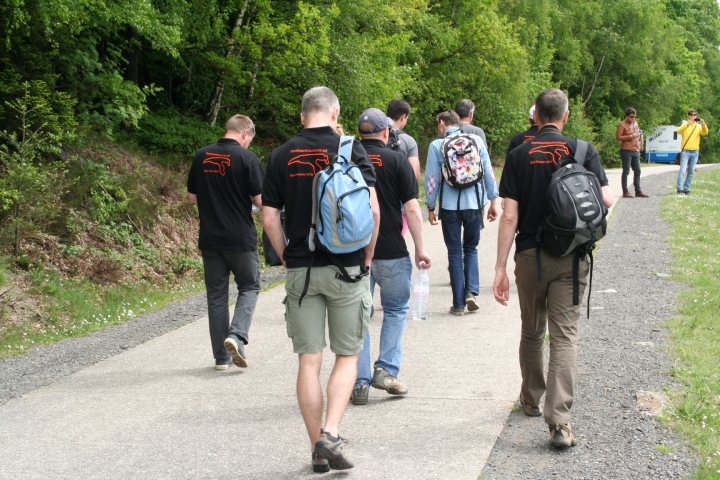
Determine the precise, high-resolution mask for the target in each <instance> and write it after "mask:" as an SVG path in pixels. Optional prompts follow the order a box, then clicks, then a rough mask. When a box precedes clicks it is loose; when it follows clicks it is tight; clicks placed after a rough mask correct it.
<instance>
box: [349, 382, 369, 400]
mask: <svg viewBox="0 0 720 480" xmlns="http://www.w3.org/2000/svg"><path fill="white" fill-rule="evenodd" d="M369 396H370V387H368V386H367V385H365V384H364V383H361V384H360V385H358V386H356V387H355V388H353V391H352V395H350V403H352V404H353V405H367V402H368V397H369Z"/></svg>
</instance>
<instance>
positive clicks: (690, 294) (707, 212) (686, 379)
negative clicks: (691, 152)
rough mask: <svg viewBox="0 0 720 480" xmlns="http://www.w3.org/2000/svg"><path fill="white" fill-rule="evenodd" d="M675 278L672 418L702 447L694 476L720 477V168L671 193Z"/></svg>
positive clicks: (667, 212) (668, 210) (667, 210)
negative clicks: (676, 385)
mask: <svg viewBox="0 0 720 480" xmlns="http://www.w3.org/2000/svg"><path fill="white" fill-rule="evenodd" d="M662 212H663V216H664V217H665V218H666V219H667V220H668V221H669V222H670V224H671V225H672V232H671V234H670V240H669V243H670V249H671V251H672V254H673V261H672V262H673V264H672V265H673V279H674V280H677V281H679V282H682V283H684V284H686V285H687V287H688V288H687V289H685V290H683V292H682V293H680V295H679V299H678V300H679V307H678V315H677V316H676V317H674V318H673V319H672V320H671V321H670V322H669V328H670V331H671V333H672V337H671V348H672V351H673V353H674V355H675V359H676V361H675V366H674V368H673V375H674V376H675V377H676V378H677V380H678V381H679V382H680V383H681V384H682V385H683V389H682V390H681V391H680V392H678V393H677V394H675V395H674V396H673V407H674V408H673V410H672V412H671V413H670V414H669V416H668V418H669V421H670V423H671V425H672V427H673V428H674V429H676V430H678V431H680V432H682V433H683V434H685V435H686V436H687V437H688V438H689V440H690V441H691V442H692V444H693V445H694V447H695V448H696V449H697V451H698V453H699V454H700V457H701V462H702V463H701V465H700V467H699V469H698V471H697V472H695V474H694V478H697V479H706V478H720V169H714V170H706V171H701V172H697V173H696V176H695V178H694V180H693V185H692V194H691V195H689V196H685V195H671V196H668V197H667V198H666V199H665V200H664V202H663V210H662Z"/></svg>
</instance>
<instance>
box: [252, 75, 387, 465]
mask: <svg viewBox="0 0 720 480" xmlns="http://www.w3.org/2000/svg"><path fill="white" fill-rule="evenodd" d="M339 114H340V103H339V101H338V98H337V96H336V95H335V93H333V91H332V90H330V89H329V88H327V87H314V88H311V89H310V90H308V91H307V92H305V94H304V95H303V100H302V113H301V114H300V120H301V123H302V125H303V127H304V128H303V129H302V130H301V131H300V133H298V134H297V135H296V136H295V137H293V138H291V139H290V140H288V141H287V142H286V143H285V144H283V145H281V146H280V147H278V148H276V149H275V150H273V151H272V153H271V154H270V158H269V160H268V166H267V172H266V176H265V182H264V185H263V197H262V198H263V225H264V228H265V231H266V232H267V234H268V237H269V238H270V242H271V243H272V246H273V248H274V250H275V251H276V252H277V254H278V256H279V257H280V258H281V259H282V260H283V263H284V264H285V266H286V267H287V281H286V283H285V290H286V293H287V296H286V298H285V320H286V324H287V334H288V336H289V337H290V338H291V339H292V342H293V350H294V352H295V353H297V354H298V362H299V368H298V379H297V397H298V404H299V406H300V411H301V413H302V416H303V419H304V421H305V427H306V429H307V432H308V436H309V437H310V445H311V449H312V463H313V471H315V472H318V473H321V472H325V471H328V470H329V469H330V468H332V469H336V470H344V469H348V468H352V467H353V466H354V465H353V464H352V462H350V461H349V460H348V459H347V457H346V456H345V455H344V454H343V444H344V443H345V440H344V439H343V438H342V437H341V436H340V420H341V419H342V416H343V414H344V412H345V408H346V407H347V403H348V400H349V399H350V395H351V393H352V389H353V386H354V383H355V375H356V373H357V372H356V370H357V358H358V353H359V352H360V350H362V346H363V338H364V336H365V332H366V331H367V328H368V322H369V318H370V306H371V303H372V298H371V296H370V285H369V276H368V271H369V268H370V263H371V262H372V258H373V254H374V249H375V242H376V240H377V233H378V227H379V223H380V210H379V207H378V202H377V195H376V193H375V174H374V172H373V168H372V164H371V163H370V160H369V159H368V156H367V153H366V151H365V149H364V148H363V147H362V145H361V144H360V142H357V141H355V140H354V139H353V137H341V136H339V135H338V134H337V133H336V125H337V121H338V116H339ZM283 208H285V236H283V230H282V227H281V224H280V212H281V210H282V209H283ZM285 237H287V244H286V241H285ZM326 315H327V327H328V331H329V338H330V349H331V350H332V351H333V353H335V363H334V365H333V369H332V373H331V374H330V379H329V380H328V385H327V409H326V412H325V421H324V423H323V405H324V399H323V390H322V386H321V384H320V367H321V366H322V351H323V349H324V348H325V346H326V344H325V327H326V322H325V318H326Z"/></svg>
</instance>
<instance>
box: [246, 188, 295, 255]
mask: <svg viewBox="0 0 720 480" xmlns="http://www.w3.org/2000/svg"><path fill="white" fill-rule="evenodd" d="M259 196H260V195H258V197H259ZM253 201H254V199H253ZM262 211H263V228H264V229H265V233H266V234H267V236H268V239H269V240H270V244H271V245H272V247H273V250H275V253H277V256H278V257H279V258H280V260H282V263H283V265H285V234H284V233H283V229H282V223H281V222H280V210H278V209H277V208H273V207H268V206H267V205H265V206H263V207H262ZM286 266H287V265H286Z"/></svg>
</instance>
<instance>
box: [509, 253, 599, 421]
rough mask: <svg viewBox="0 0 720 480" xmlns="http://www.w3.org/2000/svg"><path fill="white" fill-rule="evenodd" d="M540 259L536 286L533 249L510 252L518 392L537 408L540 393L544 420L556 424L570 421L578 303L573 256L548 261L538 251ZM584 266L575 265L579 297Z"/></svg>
mask: <svg viewBox="0 0 720 480" xmlns="http://www.w3.org/2000/svg"><path fill="white" fill-rule="evenodd" d="M540 261H541V269H540V274H541V275H540V284H539V285H538V281H537V260H536V253H535V249H534V248H533V249H529V250H523V251H522V252H519V253H516V254H515V283H516V285H517V290H518V299H519V300H520V316H521V318H522V330H521V336H520V371H521V373H522V387H521V390H520V394H521V395H522V398H523V400H524V401H525V402H526V403H528V404H530V405H533V406H539V405H540V399H541V398H542V396H543V393H544V394H545V407H544V410H543V415H544V416H545V422H547V423H548V424H550V425H558V424H559V425H562V424H566V423H570V408H572V405H573V397H574V391H575V379H576V375H577V371H576V366H575V365H576V361H577V326H578V318H579V317H580V305H573V304H572V291H573V282H572V261H573V255H568V256H566V257H553V256H552V255H550V254H548V253H547V252H546V251H544V250H541V251H540ZM589 268H590V267H589V262H588V260H587V258H585V259H584V260H581V261H580V272H579V278H580V298H582V296H583V293H584V292H585V285H586V284H587V274H588V272H589ZM581 303H582V302H581ZM546 326H547V329H548V332H549V333H550V362H549V364H548V372H547V382H546V381H545V376H544V372H543V347H544V341H545V328H546Z"/></svg>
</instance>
